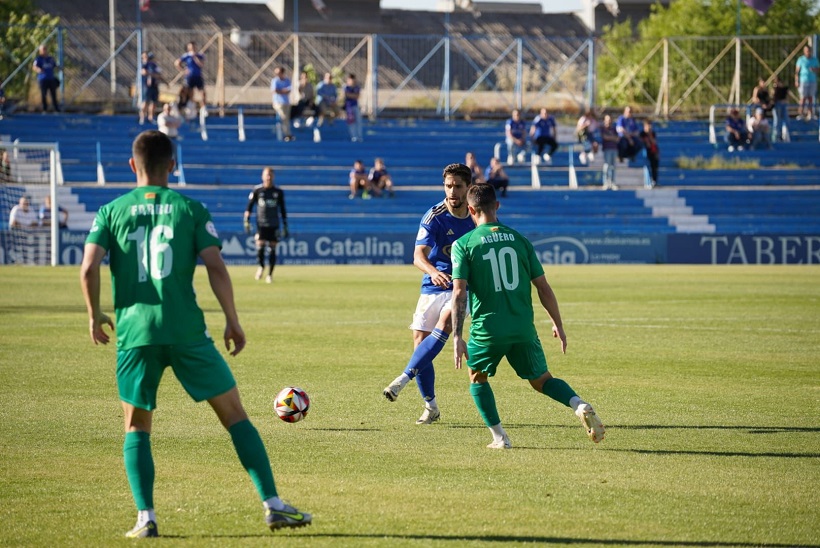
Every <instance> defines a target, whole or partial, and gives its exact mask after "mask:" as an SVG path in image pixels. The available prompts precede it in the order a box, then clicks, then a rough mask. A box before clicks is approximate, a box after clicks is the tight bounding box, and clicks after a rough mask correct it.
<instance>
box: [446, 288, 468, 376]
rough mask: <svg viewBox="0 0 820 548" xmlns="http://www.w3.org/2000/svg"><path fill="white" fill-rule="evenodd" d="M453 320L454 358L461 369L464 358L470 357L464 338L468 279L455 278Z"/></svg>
mask: <svg viewBox="0 0 820 548" xmlns="http://www.w3.org/2000/svg"><path fill="white" fill-rule="evenodd" d="M450 307H451V313H452V314H451V316H450V321H452V322H453V359H454V361H455V365H456V369H461V365H462V359H463V358H467V359H470V356H469V355H468V354H467V343H466V341H465V340H464V336H463V334H464V321H465V320H466V318H467V280H464V279H461V278H456V279H454V280H453V298H452V300H451V302H450Z"/></svg>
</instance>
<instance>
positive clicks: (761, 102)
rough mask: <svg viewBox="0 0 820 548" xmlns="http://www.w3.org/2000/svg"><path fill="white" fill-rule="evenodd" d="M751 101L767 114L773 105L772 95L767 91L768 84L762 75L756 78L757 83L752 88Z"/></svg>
mask: <svg viewBox="0 0 820 548" xmlns="http://www.w3.org/2000/svg"><path fill="white" fill-rule="evenodd" d="M751 103H752V105H753V106H755V107H760V108H762V109H763V112H764V113H765V114H766V115H767V116H768V114H769V112H771V110H772V108H773V107H774V101H772V96H771V94H770V93H769V86H767V85H766V80H765V79H764V78H763V77H762V76H761V77H760V78H758V79H757V85H756V86H755V88H754V89H753V90H752V99H751Z"/></svg>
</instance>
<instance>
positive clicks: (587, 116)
mask: <svg viewBox="0 0 820 548" xmlns="http://www.w3.org/2000/svg"><path fill="white" fill-rule="evenodd" d="M575 136H576V137H577V138H578V142H579V143H581V145H582V146H583V147H584V151H583V152H582V153H581V154H580V155H579V157H578V159H579V160H580V161H581V163H582V164H586V163H587V162H592V161H593V160H595V154H597V153H598V146H599V143H601V132H600V129H599V126H598V119H597V118H596V117H595V112H594V111H592V110H588V111H586V112H585V113H584V114H583V115H582V116H581V117H580V118H578V123H577V124H576V125H575Z"/></svg>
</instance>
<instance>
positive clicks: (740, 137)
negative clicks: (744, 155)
mask: <svg viewBox="0 0 820 548" xmlns="http://www.w3.org/2000/svg"><path fill="white" fill-rule="evenodd" d="M724 141H726V144H727V145H729V152H734V151H735V149H737V150H743V147H744V146H746V145H748V144H749V132H748V131H746V123H745V122H744V121H743V119H742V118H741V117H740V111H739V110H738V109H736V108H733V109H732V110H730V111H729V116H728V117H727V118H726V135H725V137H724Z"/></svg>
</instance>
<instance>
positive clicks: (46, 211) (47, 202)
mask: <svg viewBox="0 0 820 548" xmlns="http://www.w3.org/2000/svg"><path fill="white" fill-rule="evenodd" d="M37 217H38V219H39V222H40V226H41V227H50V226H51V195H50V194H46V197H45V199H44V201H43V205H42V206H40V212H39V213H38V215H37ZM57 222H58V223H59V227H60V228H68V210H67V209H66V208H64V207H63V206H57Z"/></svg>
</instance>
